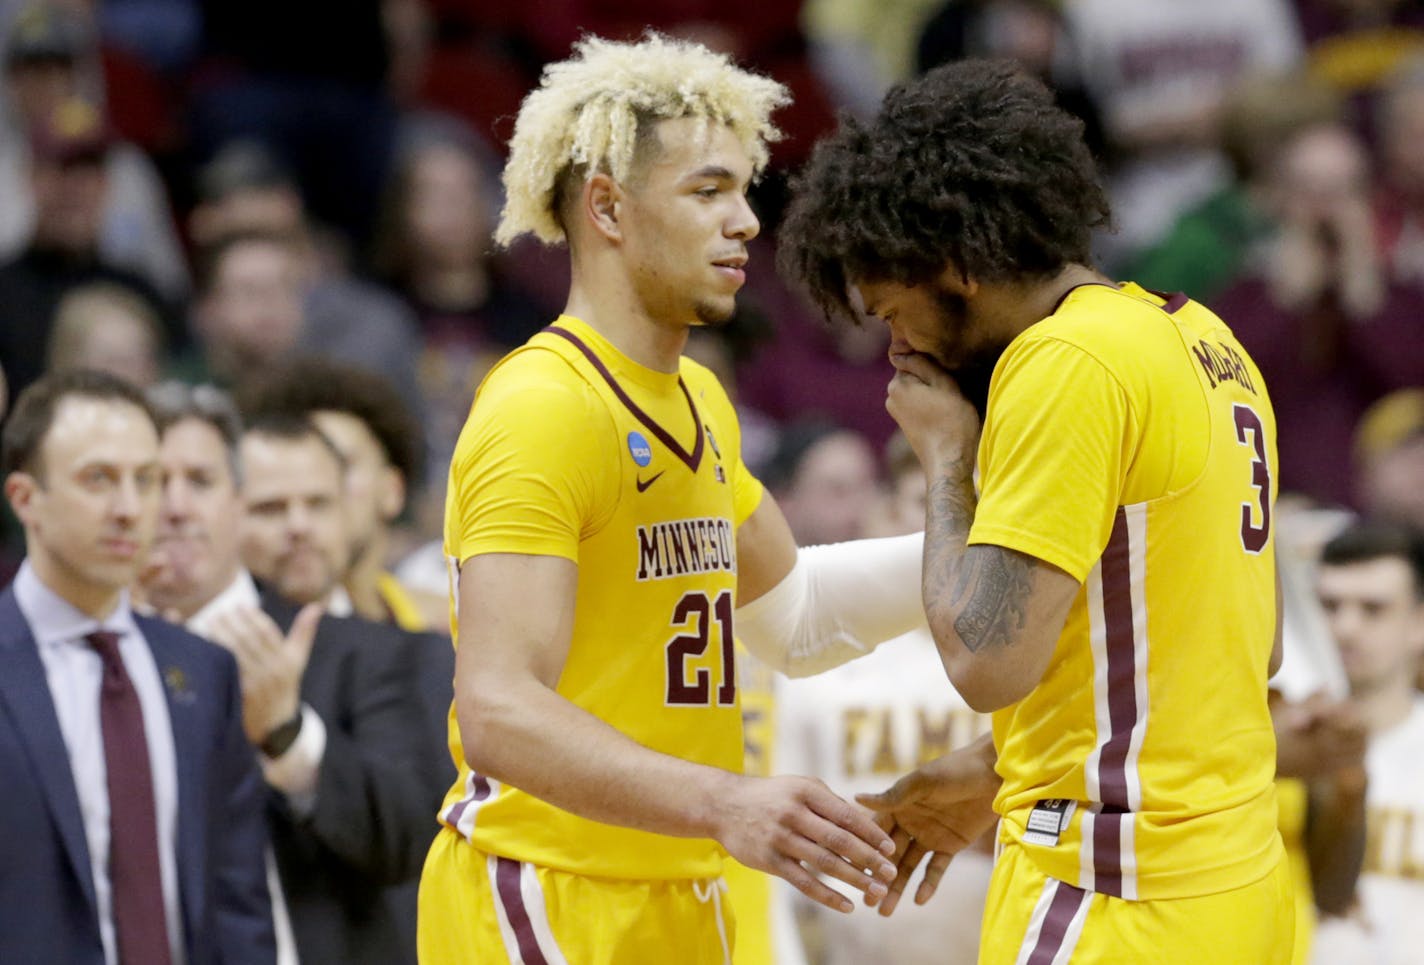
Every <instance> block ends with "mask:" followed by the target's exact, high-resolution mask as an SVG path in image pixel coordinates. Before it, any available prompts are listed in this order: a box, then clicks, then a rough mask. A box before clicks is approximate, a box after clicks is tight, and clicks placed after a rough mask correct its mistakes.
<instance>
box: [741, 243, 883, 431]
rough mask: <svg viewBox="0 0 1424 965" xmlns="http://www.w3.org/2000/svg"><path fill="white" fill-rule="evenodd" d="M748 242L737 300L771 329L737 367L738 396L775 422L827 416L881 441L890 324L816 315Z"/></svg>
mask: <svg viewBox="0 0 1424 965" xmlns="http://www.w3.org/2000/svg"><path fill="white" fill-rule="evenodd" d="M749 247H750V249H751V253H752V257H751V270H750V271H749V272H748V277H747V290H746V291H745V292H743V294H742V296H741V299H742V301H743V302H744V303H745V302H747V301H753V302H755V303H756V304H757V305H758V306H759V307H760V308H761V309H762V310H763V311H764V312H765V313H766V315H767V317H769V318H771V319H773V320H774V321H775V330H774V333H773V335H772V337H771V339H770V341H768V342H767V343H766V344H764V345H762V346H760V347H758V348H757V350H756V352H755V353H754V354H753V355H752V356H751V357H750V358H749V359H747V360H745V361H743V362H741V363H740V364H739V365H738V367H737V384H738V394H739V397H740V399H741V401H742V402H743V403H744V404H746V405H749V406H752V407H753V408H755V409H757V410H759V411H761V412H764V413H766V414H767V415H768V416H770V417H771V418H773V419H775V420H777V421H778V422H781V423H786V422H790V421H792V420H795V419H798V418H821V419H829V420H831V421H833V422H836V423H838V424H840V425H843V426H846V427H847V428H850V429H855V430H856V431H858V432H860V433H861V434H862V435H864V436H865V438H866V439H867V440H868V441H869V442H870V444H871V445H872V446H873V447H876V448H878V447H880V446H883V445H884V444H885V441H886V440H887V439H889V438H890V434H891V432H893V431H894V429H895V423H894V420H892V419H891V418H890V415H889V413H887V412H886V411H885V387H886V386H887V385H888V384H889V383H890V378H891V376H893V375H894V374H895V373H894V370H893V369H891V368H890V364H889V363H888V362H887V361H886V357H885V353H886V350H887V349H888V348H889V345H890V335H889V332H888V330H887V329H886V328H885V326H884V325H882V324H880V323H879V322H875V321H873V320H872V321H871V322H870V323H862V324H859V325H849V324H846V323H844V322H841V321H839V320H837V321H835V322H831V321H828V320H827V319H825V318H821V317H819V316H818V315H817V314H816V310H815V309H814V308H812V307H810V305H809V304H808V303H807V301H806V299H805V298H804V296H802V295H801V293H800V292H793V291H790V290H788V289H787V288H786V286H785V285H783V284H782V282H781V280H780V279H779V278H778V277H777V275H776V272H775V270H774V269H773V266H772V261H773V259H772V258H771V256H770V255H769V253H767V252H766V251H765V249H764V248H762V247H760V246H759V245H758V243H757V242H756V241H754V242H752V244H751V245H750V246H749Z"/></svg>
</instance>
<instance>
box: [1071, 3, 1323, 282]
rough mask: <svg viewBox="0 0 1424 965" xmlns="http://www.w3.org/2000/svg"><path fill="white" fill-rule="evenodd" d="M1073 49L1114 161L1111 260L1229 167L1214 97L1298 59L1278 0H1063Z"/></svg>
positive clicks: (1107, 246)
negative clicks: (1244, 79) (1222, 149)
mask: <svg viewBox="0 0 1424 965" xmlns="http://www.w3.org/2000/svg"><path fill="white" fill-rule="evenodd" d="M1063 12H1064V17H1065V21H1066V23H1067V27H1068V33H1069V37H1070V40H1071V48H1072V55H1071V61H1072V64H1073V66H1074V68H1075V69H1076V71H1077V73H1078V75H1079V76H1081V78H1082V81H1083V84H1084V86H1085V88H1086V89H1087V91H1088V94H1089V95H1090V96H1091V97H1092V98H1093V100H1094V101H1095V102H1096V104H1097V107H1098V111H1099V113H1100V114H1101V116H1102V119H1103V125H1104V127H1105V129H1106V131H1107V137H1108V141H1109V143H1110V144H1111V154H1112V156H1113V157H1114V159H1115V161H1116V163H1115V165H1114V167H1113V169H1112V170H1111V171H1110V172H1109V176H1108V186H1109V189H1110V193H1111V196H1112V207H1113V213H1114V222H1115V224H1116V227H1117V234H1116V235H1113V236H1109V237H1105V238H1103V239H1102V248H1103V253H1104V255H1105V256H1107V258H1108V260H1109V261H1113V262H1120V261H1122V260H1123V259H1125V258H1126V257H1129V256H1131V255H1132V254H1134V253H1136V252H1138V251H1140V250H1142V249H1143V248H1145V247H1146V246H1148V245H1151V244H1153V243H1155V242H1156V241H1158V240H1159V239H1160V238H1161V237H1162V235H1163V234H1164V233H1165V232H1166V231H1167V229H1168V228H1169V227H1170V226H1171V225H1172V223H1173V222H1174V221H1175V220H1176V219H1177V217H1178V216H1179V215H1180V214H1181V213H1182V212H1183V211H1185V210H1186V209H1187V208H1189V207H1190V206H1191V205H1193V204H1195V203H1197V202H1199V201H1201V200H1202V199H1204V198H1205V197H1206V196H1207V195H1209V194H1210V193H1211V192H1212V191H1214V190H1215V189H1216V188H1217V187H1218V186H1219V185H1220V184H1221V183H1222V182H1223V181H1224V180H1225V179H1226V177H1227V171H1226V165H1225V161H1224V159H1223V158H1222V157H1221V154H1220V151H1219V150H1218V149H1217V144H1218V135H1217V129H1218V123H1219V119H1220V111H1221V103H1222V97H1223V95H1224V94H1225V93H1226V91H1227V90H1228V89H1229V87H1230V86H1231V84H1233V83H1234V82H1235V81H1236V80H1238V79H1239V78H1241V77H1244V76H1248V75H1250V74H1252V73H1261V72H1268V71H1279V70H1285V69H1287V68H1289V67H1291V66H1292V65H1294V64H1295V63H1297V62H1298V61H1299V59H1300V52H1301V49H1300V35H1299V30H1298V28H1297V26H1296V23H1295V18H1294V14H1293V12H1292V11H1291V9H1290V7H1289V6H1288V5H1287V3H1286V0H1197V2H1194V3H1181V2H1179V0H1067V2H1066V3H1065V4H1064V7H1063Z"/></svg>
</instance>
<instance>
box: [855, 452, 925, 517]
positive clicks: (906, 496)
mask: <svg viewBox="0 0 1424 965" xmlns="http://www.w3.org/2000/svg"><path fill="white" fill-rule="evenodd" d="M885 476H886V479H887V480H888V484H887V486H886V489H885V493H884V496H883V498H882V499H881V500H880V503H879V505H878V506H877V507H876V509H875V511H874V512H872V513H871V514H870V520H869V522H868V523H867V524H866V533H865V535H867V536H894V535H896V534H899V533H917V532H919V531H920V530H922V529H924V528H925V499H926V495H927V494H926V488H927V487H926V477H925V470H924V468H923V467H922V466H921V465H920V459H919V457H918V456H916V455H915V450H913V449H911V448H910V442H909V440H908V439H906V438H905V434H904V433H903V432H900V431H898V430H897V431H896V432H895V434H894V435H893V436H891V437H890V441H889V442H887V443H886V444H885Z"/></svg>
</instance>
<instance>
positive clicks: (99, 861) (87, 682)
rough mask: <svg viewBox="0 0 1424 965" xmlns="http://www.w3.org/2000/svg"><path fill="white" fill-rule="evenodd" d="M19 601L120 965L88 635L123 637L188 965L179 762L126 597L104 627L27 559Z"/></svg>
mask: <svg viewBox="0 0 1424 965" xmlns="http://www.w3.org/2000/svg"><path fill="white" fill-rule="evenodd" d="M15 602H16V603H18V604H19V607H20V612H21V613H22V614H23V615H24V617H25V622H26V623H28V624H29V627H30V632H31V633H32V634H33V635H34V638H35V643H36V644H37V645H38V647H39V653H40V660H41V661H42V662H43V663H44V670H45V679H46V681H47V682H48V684H49V693H50V699H51V700H52V701H53V702H54V710H55V716H56V717H58V718H59V730H60V733H61V734H62V735H63V737H64V746H65V749H66V750H67V751H68V753H69V768H70V772H71V773H72V774H73V776H74V789H75V791H76V792H77V793H78V797H79V812H80V815H81V816H82V818H83V820H84V839H85V842H86V843H87V845H88V848H89V866H90V871H91V873H92V875H93V878H94V897H95V899H96V900H97V902H98V907H99V937H100V939H101V940H102V941H103V943H104V959H105V961H107V962H108V965H117V961H118V946H117V944H116V942H115V936H114V898H113V886H112V884H111V883H110V881H109V784H108V769H107V767H106V762H105V760H104V736H103V730H102V728H101V725H100V718H99V692H100V687H101V685H102V683H103V677H104V663H103V659H102V658H101V657H100V656H99V654H98V653H97V652H96V651H95V650H94V648H93V647H91V646H90V645H89V643H88V641H87V640H85V639H84V638H85V636H86V635H88V634H90V633H93V632H95V631H97V630H107V631H110V632H113V633H117V634H119V656H120V658H121V659H122V660H123V662H124V670H125V671H126V672H127V673H128V675H129V679H130V680H131V681H132V682H133V686H134V690H135V691H136V692H137V693H138V701H139V706H140V708H141V709H142V712H143V730H144V737H145V739H146V741H147V743H148V761H149V767H150V770H151V772H152V777H153V798H154V806H155V811H156V813H157V816H158V829H157V830H158V869H159V875H160V877H161V879H162V888H163V912H164V919H165V924H166V925H167V926H168V946H169V948H170V950H171V952H172V956H173V963H174V965H183V963H185V962H186V961H187V956H186V953H185V950H184V946H183V910H182V907H181V905H180V904H179V900H178V862H177V851H178V761H177V752H176V751H175V750H174V746H173V724H172V722H171V721H170V720H169V717H168V700H167V698H166V697H165V696H164V693H163V681H162V678H160V676H159V673H158V665H157V664H156V663H155V662H154V659H153V651H152V650H150V649H149V647H148V641H147V640H145V639H144V636H143V632H142V631H141V630H140V629H139V628H138V624H136V623H135V622H134V618H133V612H132V610H130V609H129V598H128V593H127V592H125V593H123V594H121V595H120V597H119V604H118V606H117V607H116V608H115V609H114V612H113V613H111V614H110V615H109V616H108V617H107V618H105V620H104V621H103V623H100V622H99V621H97V620H95V619H94V618H93V617H90V616H88V615H87V614H85V613H83V612H81V611H80V610H78V609H77V608H75V607H74V606H73V605H72V604H70V603H69V602H68V601H66V600H65V599H63V598H62V597H60V596H59V595H58V594H57V593H55V592H54V591H53V590H51V589H50V588H49V587H47V586H45V585H44V583H43V582H41V581H40V578H39V576H38V575H37V574H36V573H35V571H34V568H33V567H31V566H30V563H29V561H28V560H27V561H26V562H25V563H24V564H23V565H22V566H21V567H20V572H19V573H18V574H17V575H16V576H15Z"/></svg>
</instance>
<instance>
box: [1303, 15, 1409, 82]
mask: <svg viewBox="0 0 1424 965" xmlns="http://www.w3.org/2000/svg"><path fill="white" fill-rule="evenodd" d="M1295 6H1296V9H1297V11H1298V14H1299V19H1300V25H1301V30H1302V33H1303V34H1304V36H1305V42H1306V44H1307V45H1308V47H1309V49H1308V55H1309V58H1310V69H1311V71H1312V72H1313V73H1315V74H1316V75H1317V76H1319V77H1321V78H1323V79H1324V80H1326V81H1327V82H1329V83H1330V84H1332V85H1334V86H1335V87H1336V88H1337V89H1339V90H1342V91H1345V92H1348V93H1351V94H1357V93H1358V94H1368V93H1370V92H1372V91H1374V90H1375V89H1376V88H1377V87H1378V86H1380V85H1381V84H1382V83H1384V82H1385V81H1386V79H1387V78H1388V77H1389V75H1390V74H1392V73H1393V72H1394V71H1395V70H1396V69H1397V68H1398V67H1399V65H1401V64H1402V63H1404V62H1405V61H1407V60H1409V59H1410V58H1412V57H1417V56H1418V55H1419V54H1421V53H1424V6H1421V4H1420V3H1419V2H1418V0H1295Z"/></svg>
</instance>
